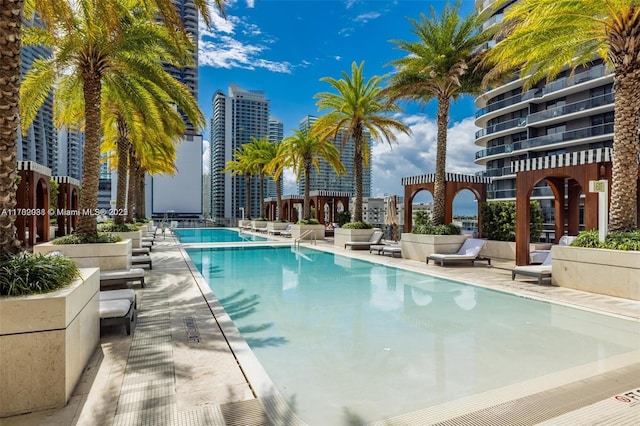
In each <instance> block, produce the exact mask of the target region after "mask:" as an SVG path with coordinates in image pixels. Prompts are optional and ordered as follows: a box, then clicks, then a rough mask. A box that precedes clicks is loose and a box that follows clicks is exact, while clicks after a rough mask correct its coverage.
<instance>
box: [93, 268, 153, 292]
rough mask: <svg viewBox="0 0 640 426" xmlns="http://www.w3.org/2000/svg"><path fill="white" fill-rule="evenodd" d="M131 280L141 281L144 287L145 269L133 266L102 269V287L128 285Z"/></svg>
mask: <svg viewBox="0 0 640 426" xmlns="http://www.w3.org/2000/svg"><path fill="white" fill-rule="evenodd" d="M131 282H139V283H140V285H141V286H142V287H144V269H142V268H131V269H114V270H108V271H100V287H103V286H105V287H112V286H117V285H124V286H126V285H127V284H128V283H131Z"/></svg>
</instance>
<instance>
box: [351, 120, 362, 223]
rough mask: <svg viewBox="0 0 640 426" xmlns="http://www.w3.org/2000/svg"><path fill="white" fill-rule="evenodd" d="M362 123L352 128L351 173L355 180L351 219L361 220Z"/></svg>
mask: <svg viewBox="0 0 640 426" xmlns="http://www.w3.org/2000/svg"><path fill="white" fill-rule="evenodd" d="M362 139H363V134H362V124H358V125H356V127H355V129H354V130H353V144H354V151H355V152H354V154H353V175H354V177H355V180H356V198H355V200H354V202H353V204H354V205H353V221H354V222H362V161H363V156H362V144H363V141H362Z"/></svg>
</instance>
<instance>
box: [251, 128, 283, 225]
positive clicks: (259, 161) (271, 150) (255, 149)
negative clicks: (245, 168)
mask: <svg viewBox="0 0 640 426" xmlns="http://www.w3.org/2000/svg"><path fill="white" fill-rule="evenodd" d="M245 149H246V152H247V154H248V156H249V162H250V163H251V164H252V165H253V167H254V168H255V170H256V173H257V174H258V175H259V176H260V195H259V196H260V217H264V176H265V174H268V172H267V170H266V167H267V165H268V164H269V163H270V162H271V160H273V158H274V156H275V153H276V144H275V143H272V142H270V141H269V137H268V136H265V137H262V138H260V139H257V138H255V137H253V136H252V137H251V142H250V143H249V144H247V146H246V147H245Z"/></svg>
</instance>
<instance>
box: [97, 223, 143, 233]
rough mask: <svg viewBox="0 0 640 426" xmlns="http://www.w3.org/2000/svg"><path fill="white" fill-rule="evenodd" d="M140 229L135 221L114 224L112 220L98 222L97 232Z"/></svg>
mask: <svg viewBox="0 0 640 426" xmlns="http://www.w3.org/2000/svg"><path fill="white" fill-rule="evenodd" d="M138 230H140V226H139V225H137V224H135V223H123V224H120V225H116V224H115V223H112V222H103V223H99V224H98V232H135V231H138Z"/></svg>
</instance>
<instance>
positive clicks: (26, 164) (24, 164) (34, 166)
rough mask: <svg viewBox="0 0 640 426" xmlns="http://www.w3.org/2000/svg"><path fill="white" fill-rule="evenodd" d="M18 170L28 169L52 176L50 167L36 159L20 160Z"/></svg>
mask: <svg viewBox="0 0 640 426" xmlns="http://www.w3.org/2000/svg"><path fill="white" fill-rule="evenodd" d="M18 170H27V171H32V172H37V173H40V174H42V175H47V176H51V169H50V168H48V167H46V166H43V165H42V164H38V163H36V162H35V161H18Z"/></svg>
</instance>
